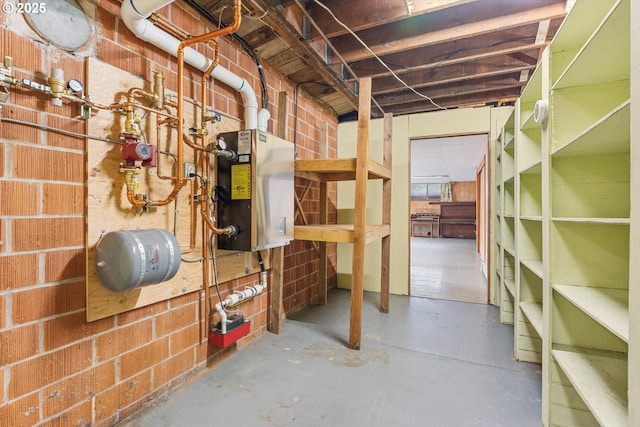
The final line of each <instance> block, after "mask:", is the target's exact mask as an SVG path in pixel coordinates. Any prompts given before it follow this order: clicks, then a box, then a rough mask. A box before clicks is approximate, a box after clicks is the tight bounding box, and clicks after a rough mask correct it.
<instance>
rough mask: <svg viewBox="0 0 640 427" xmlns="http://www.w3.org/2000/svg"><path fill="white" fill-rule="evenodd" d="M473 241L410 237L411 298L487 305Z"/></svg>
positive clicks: (485, 282) (479, 261) (483, 279)
mask: <svg viewBox="0 0 640 427" xmlns="http://www.w3.org/2000/svg"><path fill="white" fill-rule="evenodd" d="M481 267H482V261H481V260H480V255H479V254H478V253H477V252H476V241H475V240H473V239H445V238H442V239H432V238H430V237H411V295H412V296H414V297H422V298H437V299H446V300H451V301H464V302H475V303H481V304H486V303H487V294H488V288H487V280H486V279H485V277H484V275H483V274H482V271H481Z"/></svg>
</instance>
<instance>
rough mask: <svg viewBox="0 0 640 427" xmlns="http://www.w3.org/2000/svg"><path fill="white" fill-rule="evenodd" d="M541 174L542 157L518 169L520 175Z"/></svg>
mask: <svg viewBox="0 0 640 427" xmlns="http://www.w3.org/2000/svg"><path fill="white" fill-rule="evenodd" d="M541 174H542V159H538V160H536V161H535V162H533V163H531V164H529V165H527V166H525V167H523V168H522V170H521V171H520V175H541Z"/></svg>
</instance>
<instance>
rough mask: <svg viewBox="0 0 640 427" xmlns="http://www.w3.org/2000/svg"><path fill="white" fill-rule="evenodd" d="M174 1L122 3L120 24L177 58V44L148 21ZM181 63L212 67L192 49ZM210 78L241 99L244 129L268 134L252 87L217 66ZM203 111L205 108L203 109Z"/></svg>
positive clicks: (266, 118) (128, 0)
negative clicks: (222, 84)
mask: <svg viewBox="0 0 640 427" xmlns="http://www.w3.org/2000/svg"><path fill="white" fill-rule="evenodd" d="M173 1H174V0H124V1H123V2H122V8H121V9H120V14H121V16H122V20H123V22H124V23H125V25H126V26H127V28H129V29H130V30H131V31H132V32H133V33H134V34H135V35H136V36H137V37H138V38H139V39H141V40H144V41H146V42H148V43H151V44H152V45H154V46H156V47H158V48H160V49H162V50H164V51H165V52H167V53H170V54H171V55H173V56H176V55H177V52H178V47H179V45H180V40H178V39H177V38H175V37H173V36H172V35H170V34H168V33H166V32H164V31H163V30H161V29H160V28H158V27H156V26H155V25H153V24H152V23H151V22H150V21H148V20H147V18H148V17H149V16H151V14H152V13H154V12H156V11H157V10H159V9H161V8H163V7H165V6H167V5H169V4H171V3H173ZM184 61H185V62H186V63H187V64H189V65H191V66H193V67H195V68H197V69H198V70H200V71H203V72H204V71H206V70H207V69H208V68H209V66H210V65H211V64H212V62H213V61H212V60H211V59H209V58H207V57H206V56H204V55H202V54H201V53H199V52H198V51H196V50H195V49H193V48H190V47H187V48H185V49H184ZM211 76H212V77H213V78H214V79H216V80H218V81H219V82H221V83H224V84H226V85H228V86H230V87H231V88H233V89H235V90H237V91H238V92H240V94H241V95H242V100H243V102H244V121H245V129H256V128H257V129H259V130H262V131H266V130H267V123H268V121H269V117H270V114H269V111H268V110H267V109H264V108H263V109H261V110H260V112H258V101H257V99H256V93H255V91H254V90H253V88H252V87H251V85H250V84H249V83H248V82H247V81H246V80H245V79H243V78H242V77H240V76H238V75H237V74H235V73H233V72H231V71H229V70H228V69H226V68H224V67H222V66H220V65H218V66H217V67H215V68H214V70H213V72H212V73H211ZM203 108H204V106H203Z"/></svg>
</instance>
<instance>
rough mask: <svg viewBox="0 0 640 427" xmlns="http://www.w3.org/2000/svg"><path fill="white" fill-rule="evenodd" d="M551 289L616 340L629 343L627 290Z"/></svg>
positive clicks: (558, 287) (555, 287)
mask: <svg viewBox="0 0 640 427" xmlns="http://www.w3.org/2000/svg"><path fill="white" fill-rule="evenodd" d="M553 289H554V290H555V291H556V292H558V293H559V294H561V295H562V296H564V297H565V298H566V299H567V300H569V301H571V302H572V303H573V304H574V305H575V306H576V307H578V308H579V309H580V310H582V311H584V312H585V313H586V314H588V315H589V316H590V317H591V318H593V319H594V320H595V321H597V322H598V323H600V324H601V325H602V326H604V327H605V328H607V329H608V330H610V331H611V332H613V333H614V334H615V335H616V336H617V337H618V338H620V339H622V340H623V341H625V342H627V343H628V342H629V291H628V290H626V289H610V288H595V287H588V286H570V285H553Z"/></svg>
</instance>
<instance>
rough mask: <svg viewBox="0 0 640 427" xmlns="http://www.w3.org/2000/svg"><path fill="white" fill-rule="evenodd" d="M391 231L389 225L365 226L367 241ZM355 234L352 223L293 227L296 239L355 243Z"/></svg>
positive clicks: (379, 237) (386, 234)
mask: <svg viewBox="0 0 640 427" xmlns="http://www.w3.org/2000/svg"><path fill="white" fill-rule="evenodd" d="M389 233H390V227H389V225H386V224H381V225H367V226H366V227H365V241H366V242H367V243H369V242H372V241H374V240H378V239H381V238H382V237H385V236H388V235H389ZM353 235H354V228H353V225H351V224H317V225H296V226H294V228H293V238H294V239H295V240H310V241H316V242H336V243H353Z"/></svg>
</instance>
